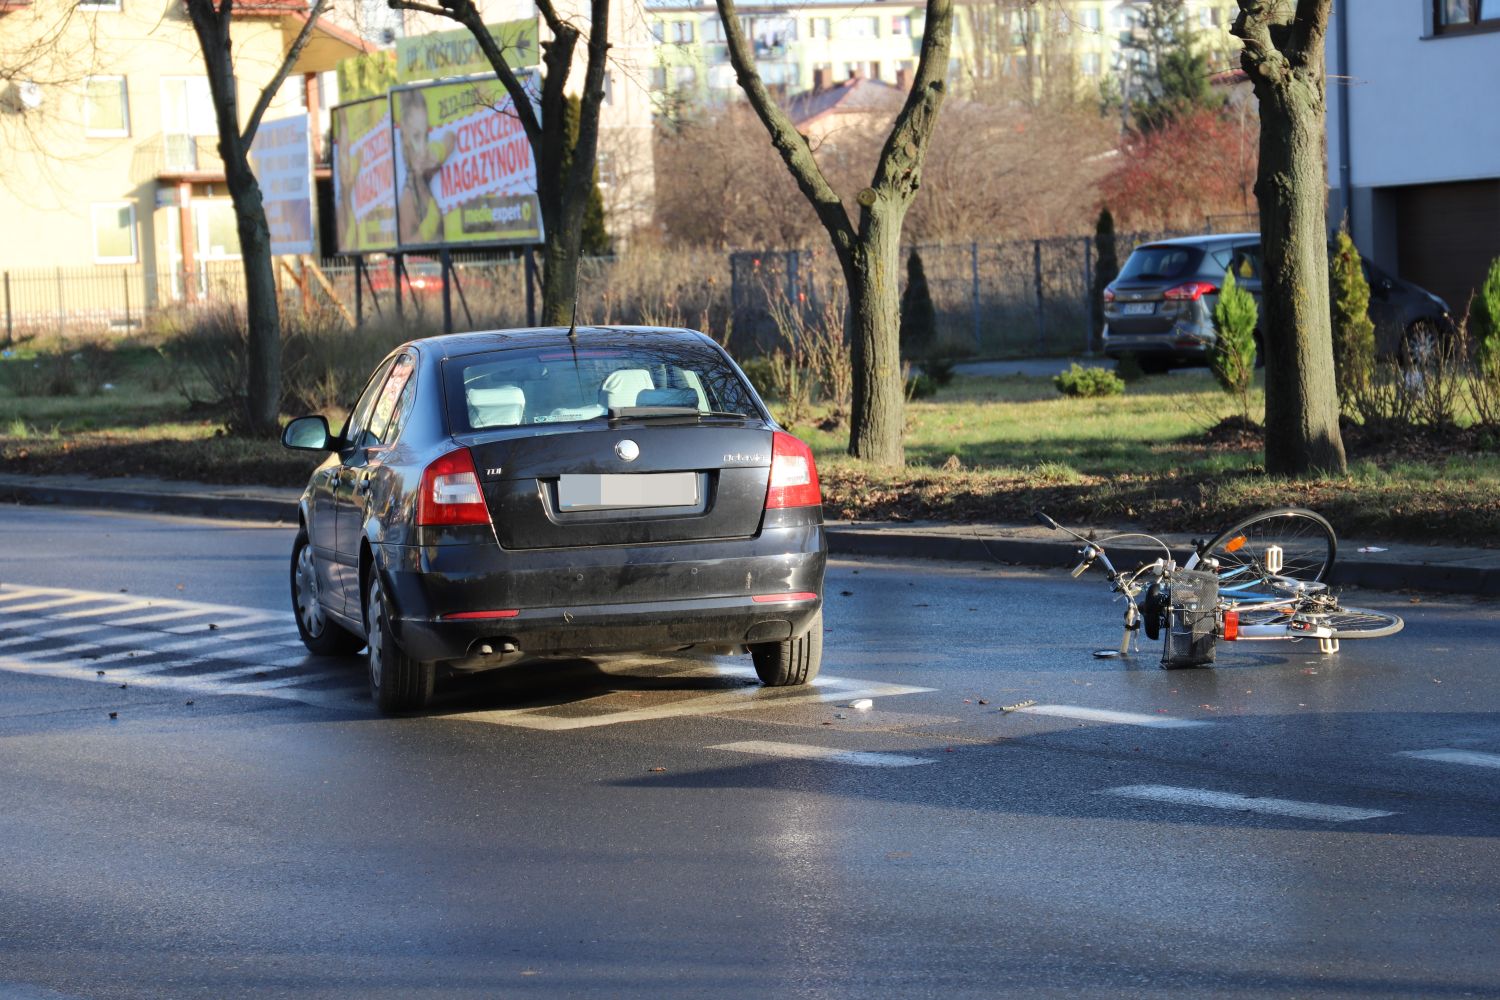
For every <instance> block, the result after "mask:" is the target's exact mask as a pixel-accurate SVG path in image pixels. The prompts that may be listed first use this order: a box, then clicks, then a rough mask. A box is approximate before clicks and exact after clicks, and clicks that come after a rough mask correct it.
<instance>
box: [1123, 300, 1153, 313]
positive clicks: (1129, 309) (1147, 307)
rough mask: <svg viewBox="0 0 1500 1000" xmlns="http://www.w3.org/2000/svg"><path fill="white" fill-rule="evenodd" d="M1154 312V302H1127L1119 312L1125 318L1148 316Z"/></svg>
mask: <svg viewBox="0 0 1500 1000" xmlns="http://www.w3.org/2000/svg"><path fill="white" fill-rule="evenodd" d="M1155 311H1156V303H1155V302H1127V303H1125V305H1124V306H1123V307H1122V308H1121V309H1120V312H1121V313H1123V314H1124V315H1126V316H1149V315H1151V314H1152V313H1153V312H1155Z"/></svg>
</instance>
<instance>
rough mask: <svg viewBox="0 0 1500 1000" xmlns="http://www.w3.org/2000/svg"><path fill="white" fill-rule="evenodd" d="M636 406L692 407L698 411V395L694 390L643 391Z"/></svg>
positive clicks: (637, 399)
mask: <svg viewBox="0 0 1500 1000" xmlns="http://www.w3.org/2000/svg"><path fill="white" fill-rule="evenodd" d="M635 405H636V406H690V407H692V408H693V409H695V410H696V409H698V394H697V393H696V392H694V391H693V390H692V389H642V390H641V392H640V394H639V395H637V396H636V397H635Z"/></svg>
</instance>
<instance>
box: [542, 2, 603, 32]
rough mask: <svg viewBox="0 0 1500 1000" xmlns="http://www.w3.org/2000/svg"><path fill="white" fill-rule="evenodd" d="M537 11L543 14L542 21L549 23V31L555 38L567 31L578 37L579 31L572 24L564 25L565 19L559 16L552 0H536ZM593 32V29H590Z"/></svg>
mask: <svg viewBox="0 0 1500 1000" xmlns="http://www.w3.org/2000/svg"><path fill="white" fill-rule="evenodd" d="M536 9H537V10H538V11H540V12H541V15H542V20H543V21H546V22H547V29H548V30H549V31H551V32H552V34H553V35H554V36H557V35H561V34H562V33H563V32H565V31H572V32H573V33H574V35H575V36H576V35H577V32H578V29H577V28H575V27H573V26H572V25H570V24H564V23H563V19H562V18H560V17H558V16H557V8H556V7H554V6H553V5H552V0H536ZM589 30H590V31H593V30H594V29H593V27H592V26H591V27H590V28H589Z"/></svg>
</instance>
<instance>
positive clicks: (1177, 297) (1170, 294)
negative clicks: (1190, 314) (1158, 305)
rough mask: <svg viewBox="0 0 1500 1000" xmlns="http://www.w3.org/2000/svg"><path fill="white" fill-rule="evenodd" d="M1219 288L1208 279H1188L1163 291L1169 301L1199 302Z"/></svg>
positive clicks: (1163, 296)
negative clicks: (1207, 280)
mask: <svg viewBox="0 0 1500 1000" xmlns="http://www.w3.org/2000/svg"><path fill="white" fill-rule="evenodd" d="M1218 291H1219V290H1218V289H1217V288H1215V287H1214V286H1213V285H1210V284H1209V283H1208V282H1206V281H1186V282H1183V283H1182V284H1180V285H1178V286H1177V287H1175V288H1168V289H1167V290H1166V291H1165V292H1162V293H1161V296H1162V298H1164V299H1166V300H1167V301H1168V302H1197V301H1198V300H1199V299H1201V298H1203V296H1205V295H1214V294H1216V293H1217V292H1218Z"/></svg>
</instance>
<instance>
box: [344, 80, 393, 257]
mask: <svg viewBox="0 0 1500 1000" xmlns="http://www.w3.org/2000/svg"><path fill="white" fill-rule="evenodd" d="M333 136H334V140H333V199H334V201H333V204H334V221H335V223H336V224H337V228H338V236H339V241H338V242H339V247H338V248H339V252H340V253H368V252H371V251H379V250H393V249H395V247H396V160H395V156H394V154H393V149H392V135H391V111H390V101H389V99H388V98H385V97H377V98H375V99H374V100H370V101H361V102H359V103H357V104H345V105H342V106H340V107H337V108H334V109H333Z"/></svg>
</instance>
